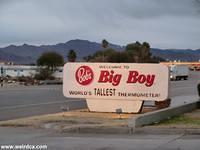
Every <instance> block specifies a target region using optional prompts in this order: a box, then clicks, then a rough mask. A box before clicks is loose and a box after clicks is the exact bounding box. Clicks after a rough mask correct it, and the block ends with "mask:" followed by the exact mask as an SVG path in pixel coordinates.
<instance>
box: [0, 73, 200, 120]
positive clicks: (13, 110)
mask: <svg viewBox="0 0 200 150" xmlns="http://www.w3.org/2000/svg"><path fill="white" fill-rule="evenodd" d="M198 80H200V72H191V75H190V78H189V80H187V81H172V82H171V88H170V93H171V97H176V96H184V95H185V96H188V95H197V88H196V85H197V82H198ZM147 104H148V105H149V104H150V105H153V104H154V103H153V102H149V103H147ZM63 106H64V107H66V106H68V107H69V108H70V109H77V108H84V107H86V103H85V101H84V100H81V99H67V98H65V97H64V96H63V94H62V85H48V86H33V87H31V86H27V87H13V88H0V120H7V119H13V118H18V117H25V116H32V115H40V114H47V113H54V112H60V111H61V107H63Z"/></svg>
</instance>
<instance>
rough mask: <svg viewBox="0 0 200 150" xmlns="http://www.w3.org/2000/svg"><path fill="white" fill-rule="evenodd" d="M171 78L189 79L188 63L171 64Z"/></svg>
mask: <svg viewBox="0 0 200 150" xmlns="http://www.w3.org/2000/svg"><path fill="white" fill-rule="evenodd" d="M169 68H170V79H171V80H181V79H183V80H187V79H188V76H189V67H188V66H187V65H171V66H169Z"/></svg>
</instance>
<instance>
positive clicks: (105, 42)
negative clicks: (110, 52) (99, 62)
mask: <svg viewBox="0 0 200 150" xmlns="http://www.w3.org/2000/svg"><path fill="white" fill-rule="evenodd" d="M108 44H109V43H108V41H107V40H106V39H103V40H102V42H101V46H102V47H103V48H104V49H106V48H108Z"/></svg>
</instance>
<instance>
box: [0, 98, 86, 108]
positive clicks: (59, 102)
mask: <svg viewBox="0 0 200 150" xmlns="http://www.w3.org/2000/svg"><path fill="white" fill-rule="evenodd" d="M78 101H83V100H69V101H57V102H48V103H39V104H28V105H17V106H6V107H2V108H0V110H5V109H15V108H24V107H31V106H41V105H50V104H61V103H69V102H78Z"/></svg>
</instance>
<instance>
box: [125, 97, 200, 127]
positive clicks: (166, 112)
mask: <svg viewBox="0 0 200 150" xmlns="http://www.w3.org/2000/svg"><path fill="white" fill-rule="evenodd" d="M199 106H200V101H196V102H191V103H187V104H183V105H180V106H174V107H169V108H165V109H161V110H157V111H154V112H149V113H145V114H141V115H139V116H137V117H135V118H130V119H129V122H128V126H129V127H130V128H138V127H142V126H145V125H151V124H154V123H158V122H160V121H162V120H165V119H169V118H171V117H175V116H179V115H181V114H183V113H186V112H191V111H192V110H194V109H197V108H199Z"/></svg>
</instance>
